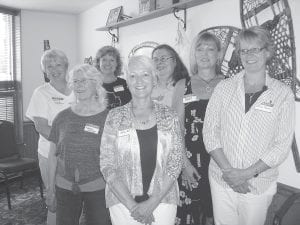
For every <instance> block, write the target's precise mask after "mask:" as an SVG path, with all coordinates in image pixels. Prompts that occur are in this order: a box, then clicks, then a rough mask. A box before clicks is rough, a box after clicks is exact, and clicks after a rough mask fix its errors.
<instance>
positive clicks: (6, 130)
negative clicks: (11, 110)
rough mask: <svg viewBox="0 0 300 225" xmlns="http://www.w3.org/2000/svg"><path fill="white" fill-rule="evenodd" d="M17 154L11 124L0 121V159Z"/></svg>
mask: <svg viewBox="0 0 300 225" xmlns="http://www.w3.org/2000/svg"><path fill="white" fill-rule="evenodd" d="M18 154H19V153H18V149H17V144H16V140H15V132H14V125H13V123H12V122H9V121H5V120H0V159H3V158H7V157H12V156H16V155H18Z"/></svg>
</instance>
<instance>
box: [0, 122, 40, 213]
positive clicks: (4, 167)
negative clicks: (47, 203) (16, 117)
mask: <svg viewBox="0 0 300 225" xmlns="http://www.w3.org/2000/svg"><path fill="white" fill-rule="evenodd" d="M20 147H24V144H22V145H21V146H20V145H19V144H17V143H16V141H15V132H14V125H13V123H11V122H8V121H4V120H0V183H4V186H5V189H6V197H7V203H8V208H9V209H11V201H10V190H9V185H10V183H11V182H13V181H16V180H21V188H22V187H23V178H24V176H25V175H27V174H35V175H37V178H38V182H39V187H40V193H41V197H42V198H43V183H42V179H41V175H40V170H39V167H38V162H37V160H35V159H32V158H25V157H21V155H20Z"/></svg>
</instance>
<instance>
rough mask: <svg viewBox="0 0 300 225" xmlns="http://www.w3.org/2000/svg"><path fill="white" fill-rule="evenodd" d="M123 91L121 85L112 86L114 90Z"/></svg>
mask: <svg viewBox="0 0 300 225" xmlns="http://www.w3.org/2000/svg"><path fill="white" fill-rule="evenodd" d="M120 91H124V87H123V85H118V86H115V87H114V92H120Z"/></svg>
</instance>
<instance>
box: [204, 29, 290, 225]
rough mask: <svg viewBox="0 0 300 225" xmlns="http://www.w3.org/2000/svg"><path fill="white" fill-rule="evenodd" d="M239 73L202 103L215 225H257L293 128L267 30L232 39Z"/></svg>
mask: <svg viewBox="0 0 300 225" xmlns="http://www.w3.org/2000/svg"><path fill="white" fill-rule="evenodd" d="M236 48H237V51H238V52H239V55H240V58H241V61H242V64H243V66H244V71H242V72H240V73H238V74H237V75H235V76H234V77H232V78H229V79H226V80H225V81H222V82H221V83H220V84H219V85H218V86H217V87H216V88H215V91H214V93H213V95H212V97H211V99H210V101H209V103H208V106H207V111H206V115H207V116H206V117H205V121H204V127H203V138H204V142H205V146H206V149H207V151H208V152H209V154H210V155H211V156H212V158H213V160H211V163H210V166H209V180H210V184H211V190H212V199H213V209H214V218H215V223H216V225H219V224H231V225H239V224H243V225H252V224H256V225H263V224H264V223H265V219H266V214H267V210H268V207H269V205H270V203H271V201H272V198H273V195H274V194H275V192H276V180H277V177H278V166H279V165H280V164H281V163H282V162H283V161H284V159H285V158H286V157H287V155H288V152H289V149H290V146H291V142H292V137H293V132H294V123H295V103H294V95H293V93H292V90H291V89H290V88H289V87H288V86H287V85H285V84H284V83H281V82H280V81H278V80H276V79H274V78H271V76H272V74H268V72H267V71H268V70H267V64H268V61H269V60H270V58H271V57H272V55H273V54H274V45H273V43H272V41H271V36H270V34H269V32H268V31H266V30H264V29H263V28H261V27H258V26H255V27H250V28H248V29H244V30H242V31H241V32H240V34H239V36H238V38H237V45H236Z"/></svg>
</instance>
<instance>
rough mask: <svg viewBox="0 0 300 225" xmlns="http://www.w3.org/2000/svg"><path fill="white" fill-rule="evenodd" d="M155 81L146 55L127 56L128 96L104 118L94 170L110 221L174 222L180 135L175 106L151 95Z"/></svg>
mask: <svg viewBox="0 0 300 225" xmlns="http://www.w3.org/2000/svg"><path fill="white" fill-rule="evenodd" d="M156 82H157V77H156V69H155V66H154V64H153V62H152V60H151V59H150V58H148V57H146V56H134V57H132V58H130V60H129V63H128V74H127V83H128V87H129V90H130V92H131V95H132V100H131V101H130V102H129V103H128V104H126V105H124V106H121V107H117V108H114V109H112V110H111V111H110V112H109V114H108V116H107V119H106V123H105V126H104V130H103V134H102V139H101V147H100V169H101V172H102V174H103V177H104V179H105V180H106V205H107V207H109V210H110V215H111V220H112V224H113V225H140V224H152V225H174V223H175V216H176V207H177V203H178V201H179V191H178V184H177V177H178V175H179V173H180V171H181V166H182V151H183V139H182V136H181V131H180V125H179V119H178V117H177V115H176V113H175V111H173V110H172V109H171V108H169V107H168V106H165V105H161V104H157V103H155V102H153V101H152V99H151V92H152V89H153V87H154V85H155V84H156Z"/></svg>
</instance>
